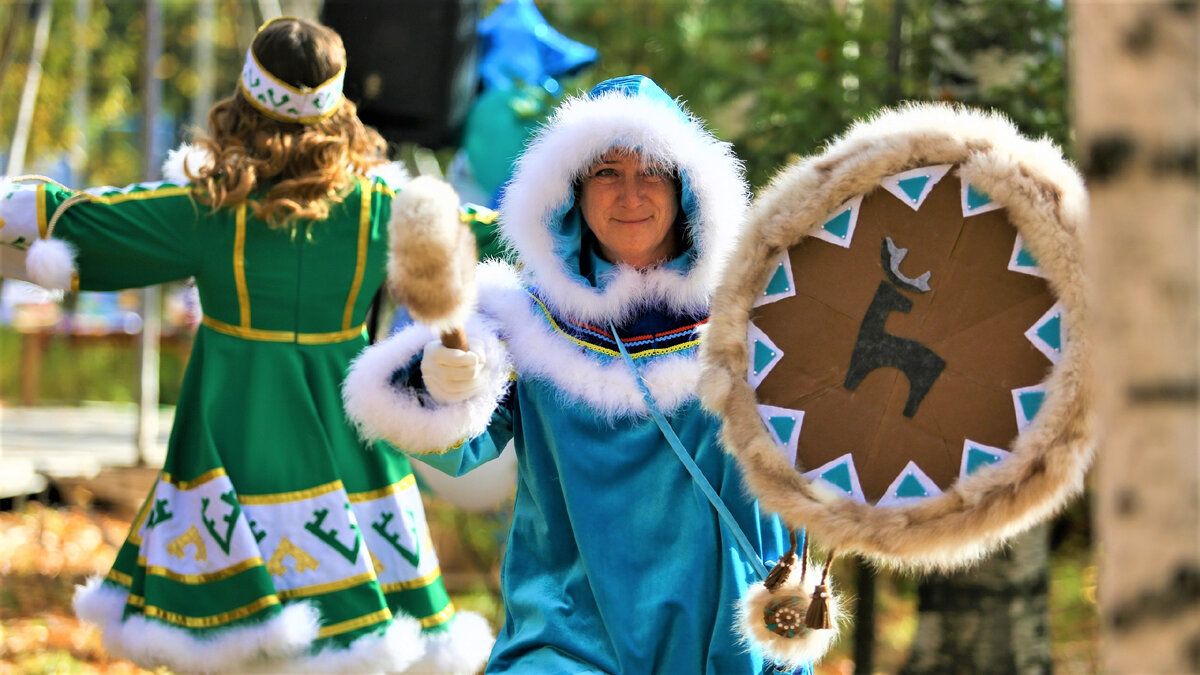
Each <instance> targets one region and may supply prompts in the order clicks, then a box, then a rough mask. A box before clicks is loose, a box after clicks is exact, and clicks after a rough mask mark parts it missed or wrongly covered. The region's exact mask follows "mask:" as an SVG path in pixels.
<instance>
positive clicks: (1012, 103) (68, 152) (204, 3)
mask: <svg viewBox="0 0 1200 675" xmlns="http://www.w3.org/2000/svg"><path fill="white" fill-rule="evenodd" d="M429 1H431V2H433V1H436V0H429ZM43 4H45V6H47V7H49V8H51V10H52V17H53V20H52V21H50V23H49V27H48V34H47V40H46V42H45V44H46V48H45V51H44V57H43V59H42V61H41V81H40V87H39V88H38V90H37V96H36V101H35V104H34V106H33V109H32V117H31V124H30V125H29V134H28V140H27V148H26V149H25V152H24V155H23V157H22V158H21V159H22V161H23V165H24V167H25V172H26V173H44V174H48V175H52V176H55V177H58V178H59V180H62V181H63V182H65V183H67V184H69V185H72V186H85V185H97V184H110V185H124V184H128V183H132V182H137V181H139V180H142V179H145V178H146V177H147V167H148V166H157V163H158V161H160V160H157V161H156V160H154V159H151V160H150V161H149V162H148V161H147V159H146V157H145V155H146V152H145V150H144V143H143V137H142V134H143V131H142V128H143V117H142V116H143V105H142V104H143V101H144V100H145V97H146V86H147V82H148V81H149V80H148V79H147V77H146V72H145V71H144V63H143V53H144V51H145V46H144V38H145V34H146V20H145V17H146V11H145V10H146V7H147V3H146V2H144V1H141V0H136V1H135V0H111V1H105V0H47V2H46V3H43V2H42V0H36V1H31V0H0V21H2V23H3V26H2V27H0V162H5V163H11V161H12V158H11V157H10V156H9V153H10V152H11V149H12V146H13V140H14V137H13V134H14V130H15V126H16V120H17V118H18V114H17V111H18V110H19V108H20V107H21V102H22V96H23V92H24V89H25V86H26V82H27V80H28V78H29V76H30V59H29V55H30V54H31V53H33V52H34V50H35V46H36V45H35V42H36V36H37V25H36V24H37V19H38V16H39V15H38V9H39V8H40V7H42V6H43ZM154 4H155V5H156V6H157V11H158V12H159V13H160V17H161V26H162V31H163V33H162V36H161V40H162V55H161V57H160V58H158V60H157V62H156V63H154V64H153V66H152V68H153V71H152V74H153V79H154V82H155V86H158V87H161V90H160V92H158V94H156V95H160V96H161V105H160V108H159V110H157V111H156V115H155V116H154V119H155V123H154V124H155V127H154V129H153V133H152V134H151V139H150V142H151V146H152V150H151V152H152V154H155V155H158V156H159V157H161V155H162V154H163V153H165V151H166V149H168V148H170V147H173V146H174V145H176V144H177V143H179V142H180V141H182V140H185V139H187V138H188V134H189V133H190V132H189V130H190V129H192V128H195V127H196V126H197V125H200V124H202V123H203V120H204V117H205V114H206V111H207V109H208V107H209V105H210V104H211V103H212V100H213V98H212V97H213V96H214V92H215V96H216V97H217V98H220V97H223V96H225V95H227V92H231V91H232V90H233V86H234V82H235V78H236V77H237V75H238V73H239V69H240V66H241V62H242V58H243V54H244V50H245V48H246V45H247V44H248V43H249V40H250V38H251V37H252V36H253V33H254V29H255V27H256V26H257V25H258V24H259V22H260V21H261V20H262V19H263V17H264V11H267V10H265V9H264V8H270V7H272V6H274V7H277V8H280V9H282V11H283V12H284V13H291V14H300V15H307V16H315V12H317V11H319V6H320V2H319V1H309V2H295V3H290V2H287V1H286V0H285V1H283V2H274V3H271V2H252V1H251V0H164V1H163V2H159V3H154ZM497 4H498V3H497V2H496V1H495V0H486V1H484V2H481V3H470V2H468V3H464V6H470V7H475V8H477V11H478V13H479V15H480V16H487V15H488V14H489V13H490V12H491V11H492V10H493V9H494V8H495V6H496V5H497ZM537 7H538V9H540V10H541V13H542V14H543V15H544V16H545V18H546V20H547V22H548V23H549V24H550V25H551V26H553V27H554V28H555V29H557V30H558V31H560V32H561V33H563V34H564V35H565V36H567V37H569V38H571V39H572V40H576V41H578V42H581V43H583V44H585V45H590V46H592V47H594V48H596V49H597V50H598V52H599V59H598V61H597V62H596V63H595V65H594V66H592V67H590V68H588V69H585V70H584V71H582V72H581V73H578V74H577V75H575V76H573V77H571V78H569V79H564V80H563V81H562V83H561V84H562V89H563V91H564V92H566V93H573V92H575V91H577V90H579V89H586V88H587V87H589V86H591V85H592V84H593V83H595V82H598V81H600V80H603V79H605V78H608V77H611V76H615V75H622V74H627V73H634V72H636V73H643V74H646V75H649V76H651V77H653V78H654V79H655V80H656V81H658V82H659V83H660V84H661V85H662V86H663V88H664V89H666V90H667V91H668V92H670V93H672V94H673V95H675V96H679V97H681V98H682V99H684V100H686V101H687V103H688V105H689V107H690V108H691V109H692V111H693V112H695V113H696V114H697V115H698V116H699V117H701V118H703V119H705V120H707V121H708V123H709V125H710V126H711V127H712V129H713V130H714V131H715V133H716V134H717V135H718V136H719V137H721V138H723V139H725V140H728V141H730V142H732V143H733V144H734V146H735V150H736V152H737V154H738V155H739V156H740V157H741V158H742V159H743V160H744V161H745V163H746V166H747V170H748V174H749V177H750V180H751V184H752V187H753V188H754V189H756V190H757V189H759V188H761V187H763V186H764V185H765V184H766V183H767V181H768V180H769V179H770V177H771V176H772V175H773V174H774V173H775V172H776V171H777V170H778V169H779V168H780V167H781V166H782V165H784V164H786V163H788V162H789V161H792V160H794V159H795V158H797V157H800V156H804V155H807V154H809V153H812V152H815V151H817V150H819V149H820V147H821V146H822V145H823V144H824V143H825V142H827V141H828V140H829V139H831V138H833V137H835V136H837V135H838V134H840V133H841V132H842V131H844V130H845V129H846V128H847V126H848V125H849V124H850V122H852V121H853V120H855V119H857V118H860V117H863V116H866V115H869V114H871V113H872V112H873V111H876V110H878V109H879V108H881V107H883V106H887V105H893V104H896V103H899V102H902V101H905V100H941V101H957V102H962V103H966V104H970V105H974V106H980V107H985V108H996V109H998V110H1000V111H1002V112H1004V113H1005V114H1007V115H1008V116H1009V117H1010V118H1012V119H1013V120H1014V121H1015V122H1016V124H1017V125H1018V126H1019V127H1020V128H1021V129H1022V131H1024V132H1025V133H1026V134H1028V135H1031V136H1043V135H1046V136H1049V137H1051V138H1052V139H1054V140H1055V141H1056V142H1058V143H1059V144H1060V145H1061V146H1063V147H1064V149H1065V150H1066V152H1067V155H1068V156H1070V154H1071V148H1072V134H1071V114H1070V110H1069V109H1068V102H1069V100H1070V96H1069V90H1068V87H1069V82H1068V81H1067V78H1066V73H1067V64H1066V59H1067V54H1068V51H1069V50H1068V45H1067V44H1066V37H1067V25H1068V18H1069V17H1068V16H1067V11H1066V10H1065V9H1064V7H1063V6H1062V4H1061V2H1058V1H1056V0H1006V1H1005V2H991V1H988V0H737V1H733V0H538V2H537ZM202 17H208V18H207V19H205V20H211V21H212V22H214V23H213V24H212V26H213V27H212V30H211V31H207V32H204V31H202V30H201V29H200V27H201V26H202V25H203V24H202V23H201V18H202ZM206 36H211V40H210V39H208V38H207V37H206ZM398 58H419V55H417V54H401V55H399V56H398ZM351 67H352V68H353V64H352V65H351ZM531 91H533V92H534V93H533V94H531V95H530V96H532V99H533V108H532V110H533V112H529V111H528V110H526V111H525V113H524V114H525V115H526V116H527V117H529V118H531V119H532V118H536V116H537V114H538V111H544V110H548V109H549V107H551V106H552V105H553V103H554V101H555V99H556V96H555V95H554V94H553V93H550V92H547V91H545V90H544V89H541V90H539V89H531ZM467 133H469V130H468V132H467ZM394 149H395V151H396V154H397V157H402V158H406V159H409V160H411V158H412V157H414V156H417V155H416V153H415V152H414V149H413V148H411V147H403V144H397V146H396V147H395V148H394ZM457 149H458V148H457V144H456V143H450V144H447V145H446V146H445V147H437V148H428V149H425V150H427V151H429V152H430V153H431V155H432V156H433V157H435V158H436V159H437V160H438V163H439V165H440V168H441V169H443V170H448V169H449V167H450V164H451V163H452V161H453V158H454V156H455V154H456V151H457ZM0 166H3V165H2V164H0ZM3 283H4V282H3V281H2V280H0V284H3ZM168 297H170V294H169V293H168ZM72 302H77V299H73V298H71V297H68V298H67V300H66V306H67V308H68V311H69V308H70V307H71V303H72ZM129 303H131V307H130V309H131V310H132V311H137V309H138V308H137V307H136V299H130V300H129ZM8 318H9V319H11V318H12V317H8ZM52 326H53V322H52V321H50V320H46V321H43V322H41V323H38V321H36V320H33V321H32V323H29V324H27V325H25V326H19V325H17V324H16V323H14V321H12V320H6V321H5V322H4V325H2V326H0V354H2V355H3V358H2V359H0V404H2V405H3V406H15V405H18V404H20V405H32V406H48V405H81V404H84V403H85V402H93V401H104V402H117V403H131V402H136V401H137V388H138V379H137V378H138V376H137V363H138V361H137V358H138V357H137V355H136V350H135V349H134V344H133V342H132V341H131V340H127V339H84V338H81V337H79V336H76V335H63V334H58V333H56V332H55V331H54V330H53V328H52ZM188 346H189V337H188V333H187V332H186V331H180V332H179V333H178V334H171V335H168V336H167V337H166V338H165V341H164V348H163V351H162V355H161V368H160V379H159V392H158V394H159V400H160V401H161V403H162V404H163V405H165V406H170V405H172V404H173V403H174V402H175V400H176V396H177V390H178V387H179V383H180V381H181V378H182V373H183V368H184V365H185V362H186V358H187V349H188ZM35 351H36V354H37V359H38V360H39V363H40V368H39V369H38V371H37V372H36V373H34V374H33V375H31V374H30V372H29V365H28V363H29V359H30V358H31V356H30V354H31V353H33V352H35ZM23 373H24V374H23ZM31 377H33V378H34V379H35V382H33V384H32V385H31V384H30V382H29V379H30V378H31ZM64 499H65V497H64V495H59V494H54V493H46V494H43V495H42V496H41V502H43V504H39V503H38V502H37V501H33V502H24V503H23V502H22V500H16V501H15V502H14V501H13V500H6V501H5V504H4V505H5V506H6V507H8V508H7V509H6V510H4V511H0V585H2V588H0V672H4V671H5V670H7V669H15V670H16V671H17V672H92V671H103V672H108V671H110V670H111V671H112V672H132V671H134V670H136V669H134V668H133V667H132V666H128V665H127V664H122V663H121V662H118V661H113V660H110V659H109V658H108V657H107V656H106V655H105V654H104V653H103V651H102V649H101V648H100V647H99V643H98V638H97V637H96V636H95V635H94V634H92V633H91V632H89V631H87V630H84V629H80V628H79V626H78V625H77V624H76V623H74V620H73V618H71V616H70V609H69V596H70V588H71V584H72V583H74V582H78V581H79V579H81V578H82V576H83V575H86V574H90V573H96V572H103V571H105V570H106V569H107V568H108V566H109V564H110V563H111V560H112V557H113V555H115V551H116V545H117V544H119V542H120V541H121V540H122V539H123V537H124V531H123V528H125V527H127V526H128V525H127V524H128V520H127V519H128V517H129V516H128V514H125V513H122V512H121V511H120V509H114V510H110V511H98V510H96V509H94V508H93V509H89V508H85V507H86V506H88V504H77V505H75V506H64V505H63V503H62V502H63V500H64ZM91 506H102V505H95V504H93V505H91ZM428 510H429V517H430V522H431V526H432V527H433V528H434V530H435V535H436V536H437V538H438V541H437V544H438V551H439V557H441V558H442V560H443V569H444V571H445V573H446V579H447V583H448V585H449V586H451V590H452V592H453V593H454V595H455V600H456V603H457V604H459V605H460V606H463V607H467V608H470V609H474V610H477V611H481V612H483V613H484V614H485V615H486V616H489V617H490V618H491V619H492V620H493V621H494V622H495V621H498V620H499V617H500V616H502V608H501V606H500V601H499V598H498V562H499V559H500V555H501V554H502V551H501V545H502V541H503V533H504V531H505V529H506V525H507V512H506V510H505V508H499V509H494V510H488V511H483V512H479V511H476V512H468V511H464V510H462V509H458V508H456V507H454V506H453V505H452V504H450V503H448V502H445V501H444V500H441V499H439V498H438V496H437V495H434V494H430V495H429V496H428ZM122 518H125V519H126V520H124V521H122ZM1041 536H1043V537H1045V538H1046V539H1047V540H1048V541H1049V546H1050V549H1049V550H1050V553H1049V557H1048V562H1047V563H1046V569H1047V570H1048V574H1047V575H1046V578H1048V579H1049V582H1048V587H1049V601H1048V602H1049V616H1050V625H1049V636H1050V644H1051V657H1052V668H1053V670H1055V671H1057V672H1060V673H1073V672H1094V671H1095V668H1096V665H1095V663H1096V661H1095V659H1096V657H1095V645H1094V639H1095V633H1096V605H1095V565H1094V561H1093V553H1092V546H1091V539H1090V525H1089V520H1088V508H1087V504H1086V502H1085V501H1083V500H1077V501H1076V502H1075V503H1074V505H1073V506H1072V508H1071V509H1070V511H1068V512H1067V513H1066V514H1064V515H1063V516H1062V517H1060V518H1059V519H1058V520H1057V521H1056V522H1055V523H1054V524H1053V525H1052V526H1051V527H1050V528H1049V530H1048V532H1042V534H1041ZM834 576H835V577H836V578H837V579H838V580H839V582H840V584H841V587H842V589H843V592H844V593H846V596H847V597H850V598H854V597H858V598H859V600H860V601H861V600H863V599H864V598H866V599H868V600H870V599H872V598H874V602H873V603H870V604H871V607H872V608H873V609H874V616H873V618H872V619H870V621H872V622H873V628H872V629H871V632H872V634H873V636H874V643H873V646H870V647H869V649H871V652H870V656H869V658H867V659H866V660H865V661H866V663H872V661H873V663H872V665H871V666H870V670H872V671H878V672H898V671H900V670H901V668H902V667H903V665H904V663H905V661H906V659H907V658H908V655H909V651H910V649H911V646H912V643H913V640H914V637H915V635H916V632H917V609H916V603H917V594H918V592H917V588H918V584H919V582H920V580H918V579H914V578H911V577H903V576H896V575H892V574H890V573H887V572H884V571H880V572H878V573H871V571H870V570H865V569H864V568H862V567H861V566H860V565H859V564H858V563H856V561H854V560H847V559H843V560H840V561H839V562H838V565H837V567H836V568H835V570H834ZM849 604H850V605H851V606H852V605H853V603H849ZM867 625H872V624H867ZM855 632H856V628H855V626H853V625H849V626H848V627H847V629H846V630H844V631H843V635H842V637H841V639H840V640H839V642H838V644H837V645H836V646H835V649H834V651H833V653H831V655H830V656H829V657H828V658H827V659H826V660H825V661H824V662H823V663H822V664H821V666H820V667H819V669H818V672H822V673H850V672H856V671H855V659H856V658H857V659H858V661H859V667H860V670H858V671H857V672H864V671H863V670H861V667H862V666H863V665H864V657H863V655H862V653H861V651H860V652H859V654H857V655H856V654H855V645H856V640H855ZM860 637H861V636H860ZM860 642H861V641H860ZM860 649H861V647H860Z"/></svg>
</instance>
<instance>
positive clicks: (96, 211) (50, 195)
mask: <svg viewBox="0 0 1200 675" xmlns="http://www.w3.org/2000/svg"><path fill="white" fill-rule="evenodd" d="M38 190H39V191H41V192H42V193H43V194H42V195H41V197H42V199H41V200H39V201H40V202H41V203H42V205H43V208H44V210H43V211H41V213H39V214H38V218H39V220H41V219H42V218H45V219H46V220H47V221H48V222H47V225H49V221H53V229H52V230H51V231H50V235H51V236H52V238H54V239H60V240H62V241H65V242H67V243H69V244H70V245H71V247H72V248H73V249H74V251H75V254H76V259H75V265H76V269H77V271H78V275H79V288H80V289H81V290H94V291H105V290H116V289H121V288H134V287H138V286H150V285H153V284H160V283H164V282H167V281H174V280H176V279H183V278H186V277H189V276H194V275H195V274H197V273H198V272H199V271H200V261H201V257H202V253H203V251H202V246H201V245H200V242H199V237H198V233H199V232H200V227H202V226H203V222H204V220H205V219H206V218H208V217H212V216H211V214H212V209H211V208H210V207H208V206H206V205H204V204H202V203H200V202H199V201H197V200H196V199H195V197H194V196H193V194H192V190H193V188H191V187H188V186H183V187H179V186H175V185H170V184H137V185H131V186H129V187H125V188H94V189H91V190H88V191H87V192H86V193H77V192H74V191H71V190H66V189H63V188H60V187H58V186H56V185H43V186H39V187H38ZM76 194H87V195H88V197H87V198H86V199H83V198H80V199H81V200H80V201H76V202H74V203H71V204H68V205H67V206H66V207H65V208H63V209H62V210H61V213H60V212H59V209H60V207H61V206H62V205H63V203H64V202H66V201H67V199H69V198H71V196H72V195H76ZM56 213H58V214H59V215H58V219H57V220H54V215H55V214H56Z"/></svg>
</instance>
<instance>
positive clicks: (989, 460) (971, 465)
mask: <svg viewBox="0 0 1200 675" xmlns="http://www.w3.org/2000/svg"><path fill="white" fill-rule="evenodd" d="M1010 454H1012V453H1010V452H1009V451H1007V450H1003V449H1001V448H997V447H994V446H991V445H984V444H983V443H976V442H975V441H973V440H971V439H969V438H967V439H964V440H963V449H962V461H961V462H960V463H959V467H958V477H959V478H960V479H962V478H966V477H967V476H969V475H971V474H972V473H975V472H976V471H978V470H979V469H981V468H983V465H984V464H989V465H990V464H998V463H1000V462H1002V461H1004V460H1005V459H1007V458H1008V456H1009V455H1010ZM980 462H983V464H981V463H980Z"/></svg>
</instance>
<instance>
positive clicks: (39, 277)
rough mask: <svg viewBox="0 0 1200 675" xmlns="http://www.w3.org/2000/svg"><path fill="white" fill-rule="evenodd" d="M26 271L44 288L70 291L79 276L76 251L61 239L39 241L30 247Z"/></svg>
mask: <svg viewBox="0 0 1200 675" xmlns="http://www.w3.org/2000/svg"><path fill="white" fill-rule="evenodd" d="M25 271H27V272H28V273H29V278H30V279H31V280H32V281H33V283H35V284H37V285H38V286H41V287H42V288H48V289H50V290H58V291H69V290H71V287H72V285H73V284H72V282H73V280H74V279H75V276H76V274H77V272H76V270H75V250H74V249H73V248H72V247H71V245H70V244H68V243H67V242H65V241H62V240H61V239H38V240H37V241H35V242H33V245H32V246H30V247H29V254H28V255H27V256H26V258H25Z"/></svg>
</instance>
